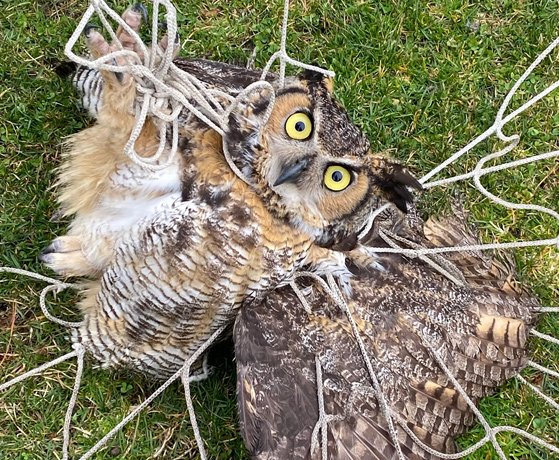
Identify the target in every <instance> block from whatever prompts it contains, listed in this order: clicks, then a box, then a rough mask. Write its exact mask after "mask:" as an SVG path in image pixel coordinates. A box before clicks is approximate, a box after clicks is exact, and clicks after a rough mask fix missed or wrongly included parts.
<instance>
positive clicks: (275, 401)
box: [234, 213, 538, 460]
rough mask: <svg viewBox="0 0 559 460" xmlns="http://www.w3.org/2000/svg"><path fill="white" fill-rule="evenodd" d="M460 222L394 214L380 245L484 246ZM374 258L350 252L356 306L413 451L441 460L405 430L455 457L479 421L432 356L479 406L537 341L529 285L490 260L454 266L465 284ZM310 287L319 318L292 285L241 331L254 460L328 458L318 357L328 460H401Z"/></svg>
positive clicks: (453, 262) (237, 331)
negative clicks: (323, 429)
mask: <svg viewBox="0 0 559 460" xmlns="http://www.w3.org/2000/svg"><path fill="white" fill-rule="evenodd" d="M410 215H411V214H410ZM457 216H458V217H457ZM457 216H453V217H452V218H445V219H430V220H428V221H427V222H426V223H425V225H423V224H422V223H421V222H420V221H418V223H416V224H414V223H412V220H411V219H410V218H409V217H408V218H405V219H403V218H402V217H401V216H400V215H396V214H394V213H392V214H391V215H384V216H383V217H382V220H381V221H379V222H378V223H377V224H376V225H375V227H374V228H373V229H372V230H371V234H370V235H369V237H368V239H367V241H366V244H367V245H370V246H374V247H379V246H380V247H383V246H386V243H385V242H384V240H383V239H381V238H380V237H379V231H385V232H390V233H391V234H393V235H396V236H397V237H398V238H400V241H401V238H405V239H406V240H407V241H408V243H413V244H419V245H421V246H422V247H432V246H449V245H463V244H476V243H477V241H476V239H475V238H474V236H473V234H472V232H471V230H470V229H468V228H467V227H466V226H465V224H464V222H465V218H464V217H460V214H457ZM413 244H410V245H409V246H408V247H413ZM366 257H370V256H366V255H364V254H363V253H359V251H357V252H356V251H353V252H350V253H348V257H347V264H348V267H350V270H351V271H352V273H353V275H354V276H353V278H352V279H351V280H350V286H351V295H350V296H348V298H347V303H348V306H349V309H350V311H351V312H352V315H353V317H354V320H355V322H356V324H357V327H358V330H359V334H360V335H361V337H362V339H363V341H364V344H365V349H366V351H367V354H368V356H369V357H370V360H371V363H372V367H373V369H374V372H375V373H376V375H377V377H378V381H379V383H380V387H381V389H382V393H383V395H384V397H385V398H386V401H387V404H388V406H389V407H390V408H391V410H392V412H393V414H395V417H396V420H398V421H397V422H395V426H396V427H397V428H396V429H397V433H398V443H399V446H400V448H401V450H402V453H403V454H404V456H405V458H407V459H410V460H411V459H414V460H419V459H435V458H439V457H437V456H435V455H432V454H430V453H428V452H426V451H425V450H423V449H422V448H421V447H420V446H418V445H417V444H416V442H415V441H414V440H413V439H412V437H411V436H410V435H409V434H408V433H407V432H405V431H404V430H403V429H402V426H401V424H405V426H406V427H407V428H408V429H409V430H410V431H411V432H413V433H414V434H415V436H416V437H417V438H419V440H421V441H422V442H423V443H425V444H426V445H428V446H429V447H431V448H433V449H435V450H437V451H439V452H442V453H445V454H451V453H454V452H456V447H455V443H454V438H455V437H456V436H458V435H459V434H461V433H463V432H464V431H465V429H466V428H468V427H469V426H471V425H472V424H473V423H474V421H475V419H474V414H473V411H472V410H471V408H470V407H469V406H468V404H467V403H466V400H465V399H464V398H463V396H462V395H461V394H460V393H459V392H458V391H457V390H456V388H455V386H454V385H453V383H452V382H451V381H450V379H449V377H448V376H447V374H446V373H445V372H444V371H443V369H442V368H441V366H440V365H439V363H438V362H437V360H436V359H435V357H434V355H433V353H432V352H431V351H430V350H429V348H428V347H430V348H431V349H434V350H436V351H437V353H438V354H439V356H440V357H441V359H442V361H443V362H444V364H445V365H446V366H447V367H448V369H449V370H450V372H451V373H452V375H453V376H454V377H455V378H456V379H457V381H458V382H459V384H460V385H461V386H462V387H463V388H464V390H465V392H466V394H467V395H468V396H469V397H470V398H471V399H472V401H473V402H474V404H476V405H477V403H478V401H479V400H480V398H482V397H483V396H486V395H488V394H489V393H491V392H492V391H494V390H495V389H496V388H497V387H498V386H499V385H501V384H502V383H503V382H504V381H505V380H506V379H508V378H510V377H512V376H514V375H515V374H517V373H518V372H519V371H520V370H521V369H522V368H523V367H524V365H525V364H526V362H527V360H528V353H527V350H526V336H527V333H528V331H529V329H530V327H531V326H532V324H533V323H534V321H535V318H536V308H537V307H538V304H537V302H536V300H535V299H534V298H532V297H531V296H530V295H528V294H526V293H523V292H522V291H521V290H520V289H519V288H518V287H517V286H516V284H515V282H514V279H513V276H512V272H511V266H510V265H509V266H507V265H505V264H503V263H501V262H499V261H497V260H496V259H495V258H491V257H484V256H483V255H481V254H480V253H467V254H464V253H461V254H459V255H450V256H448V257H446V256H445V260H444V261H443V263H445V264H446V267H447V268H448V269H449V270H450V271H451V272H452V273H453V275H454V276H455V277H456V278H457V280H458V281H459V283H458V284H456V283H454V282H452V281H450V280H449V279H447V278H446V277H445V276H443V275H441V274H440V273H439V272H438V271H437V270H435V269H434V268H433V267H432V266H431V265H428V264H426V263H425V262H423V261H420V260H417V259H407V258H406V257H403V256H401V255H396V254H385V255H382V254H377V256H376V257H375V259H374V262H376V263H375V264H373V263H370V264H368V266H367V264H366V263H364V259H366ZM438 262H440V261H438ZM297 283H298V284H299V286H300V288H301V289H302V290H304V289H307V290H309V291H310V293H308V294H307V299H308V303H309V305H310V307H311V310H312V313H310V314H308V313H307V312H306V311H305V309H304V308H303V307H302V305H301V303H300V301H299V299H298V297H297V295H296V294H295V292H294V291H292V290H291V289H290V288H289V287H282V288H279V289H277V290H275V291H274V292H273V293H271V294H269V295H268V296H266V297H265V298H264V299H263V300H262V301H261V302H259V303H251V304H249V305H245V306H244V307H243V308H242V309H241V311H240V313H239V315H238V318H237V320H236V323H235V327H234V341H235V356H236V362H237V393H238V406H239V417H240V423H241V432H242V435H243V438H244V440H245V444H246V446H247V448H248V449H249V452H250V453H251V456H252V458H255V459H277V458H292V459H320V458H323V457H322V456H321V455H322V452H321V450H320V448H319V447H317V448H315V449H314V450H311V446H313V445H314V444H313V432H314V433H315V435H314V437H315V438H316V439H317V440H318V441H320V439H321V435H320V434H317V431H316V429H317V421H318V416H319V406H318V404H319V403H318V394H317V368H316V363H315V357H318V361H319V363H320V365H321V371H322V372H321V374H322V376H321V377H322V395H323V399H324V407H325V413H326V414H327V415H328V422H327V424H326V426H327V458H329V459H359V460H373V459H374V460H388V459H398V458H399V457H398V454H397V452H396V448H395V444H394V441H393V439H392V438H391V436H390V434H389V428H388V424H387V420H386V418H385V416H384V412H383V411H382V410H381V405H380V403H379V400H378V398H377V397H376V395H375V393H374V392H373V385H372V383H371V380H370V377H369V374H368V372H367V368H366V366H365V363H364V361H363V358H362V355H361V353H360V351H359V347H358V345H357V343H356V341H355V338H354V336H353V334H352V330H351V326H350V323H349V321H348V319H347V317H346V316H345V314H344V313H343V312H342V311H341V310H340V308H339V307H337V306H336V305H335V303H334V302H333V300H332V298H331V297H329V296H328V295H327V294H326V293H325V291H324V289H323V288H322V287H321V286H320V285H319V284H318V283H316V282H313V280H310V279H309V280H303V281H301V280H299V281H298V282H297ZM319 445H320V444H319Z"/></svg>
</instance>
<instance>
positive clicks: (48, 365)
mask: <svg viewBox="0 0 559 460" xmlns="http://www.w3.org/2000/svg"><path fill="white" fill-rule="evenodd" d="M74 356H78V351H77V350H74V351H71V352H70V353H66V354H65V355H64V356H60V357H58V358H56V359H53V360H52V361H49V362H48V363H45V364H42V365H40V366H39V367H36V368H35V369H31V370H30V371H27V372H24V373H23V374H21V375H18V376H17V377H15V378H13V379H11V380H8V381H7V382H4V383H3V384H2V385H0V392H2V391H4V390H6V389H8V388H10V387H11V386H12V385H15V384H16V383H19V382H23V381H24V380H25V379H27V378H29V377H33V376H34V375H37V374H41V373H42V372H44V371H46V370H47V369H49V368H51V367H53V366H56V365H57V364H60V363H63V362H64V361H68V360H69V359H72V358H73V357H74Z"/></svg>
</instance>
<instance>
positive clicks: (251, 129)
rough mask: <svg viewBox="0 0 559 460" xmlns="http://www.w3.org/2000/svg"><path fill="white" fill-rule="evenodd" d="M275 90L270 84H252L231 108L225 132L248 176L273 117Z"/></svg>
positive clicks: (232, 154)
mask: <svg viewBox="0 0 559 460" xmlns="http://www.w3.org/2000/svg"><path fill="white" fill-rule="evenodd" d="M273 95H274V90H273V88H272V86H271V85H270V84H269V83H264V82H257V83H253V84H252V85H249V86H248V87H247V88H246V89H245V90H244V91H243V93H242V95H241V96H240V97H239V98H238V99H236V100H235V101H234V102H233V103H232V104H231V107H230V109H229V114H228V117H227V127H226V128H225V133H224V135H223V144H224V148H225V149H227V151H228V152H229V155H230V157H231V160H232V161H233V162H234V163H235V165H237V167H238V168H239V169H241V170H242V171H243V172H244V173H245V174H246V175H247V176H250V175H251V174H252V172H253V163H254V160H255V155H256V152H257V151H258V150H259V149H260V148H261V145H260V141H261V140H260V136H259V135H258V134H259V131H260V130H261V129H262V128H263V127H264V125H265V124H266V122H267V121H268V118H269V116H270V111H271V108H272V105H271V104H272V103H273V99H274V98H273Z"/></svg>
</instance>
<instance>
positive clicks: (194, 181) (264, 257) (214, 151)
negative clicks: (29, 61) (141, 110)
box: [43, 8, 419, 378]
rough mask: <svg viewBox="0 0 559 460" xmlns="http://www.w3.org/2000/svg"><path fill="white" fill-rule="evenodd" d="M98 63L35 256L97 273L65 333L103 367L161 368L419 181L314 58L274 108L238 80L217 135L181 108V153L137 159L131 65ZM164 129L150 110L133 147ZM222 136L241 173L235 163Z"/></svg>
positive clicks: (72, 270) (97, 44) (400, 200)
mask: <svg viewBox="0 0 559 460" xmlns="http://www.w3.org/2000/svg"><path fill="white" fill-rule="evenodd" d="M139 15H140V13H139V12H138V11H136V10H134V8H132V9H129V10H127V11H126V12H125V13H124V15H123V17H124V19H125V20H127V21H129V22H131V23H132V24H130V25H131V27H134V28H136V29H137V28H138V27H139V21H140V18H139ZM119 33H120V35H119V37H120V38H121V41H122V42H123V45H124V47H125V48H127V49H130V50H135V49H136V47H135V45H134V43H133V42H132V41H131V40H130V37H129V35H128V34H127V33H126V32H125V31H123V30H122V29H121V30H120V32H119ZM87 36H88V41H89V45H90V48H91V51H92V54H93V55H94V56H96V57H98V56H103V55H105V54H106V53H108V52H109V51H111V50H112V49H114V48H115V46H113V47H110V46H109V45H108V44H107V43H106V42H105V40H104V39H103V37H102V36H101V35H100V34H99V33H98V32H96V31H94V30H88V32H87ZM204 68H206V69H208V68H212V69H214V72H213V73H212V72H209V73H208V74H207V75H204V74H201V75H200V77H201V78H202V81H203V82H204V83H205V84H206V85H208V87H212V88H216V87H219V88H220V89H222V90H223V91H226V92H229V93H235V92H236V91H237V86H236V84H232V86H231V87H223V86H222V85H223V84H224V81H225V80H224V78H225V77H222V79H221V80H220V79H219V78H216V74H215V69H222V70H223V69H226V68H227V67H226V66H225V65H223V64H214V65H213V66H212V65H210V64H208V63H206V64H205V67H204V66H202V67H200V69H204ZM235 72H237V70H234V69H233V70H230V71H229V72H228V73H227V74H226V76H227V77H230V76H231V75H232V74H234V73H235ZM101 75H102V77H103V82H104V84H103V94H102V104H101V107H100V109H99V113H98V119H97V123H96V124H95V125H94V126H93V127H91V128H89V129H87V130H85V131H83V132H82V133H79V134H78V135H76V136H75V137H74V138H73V139H72V140H71V141H70V142H71V151H70V153H69V155H68V160H67V162H66V165H65V166H64V167H63V170H62V174H61V176H60V184H61V186H62V189H63V192H62V195H61V204H62V206H63V208H64V210H65V212H66V213H69V214H71V215H73V216H74V220H73V222H72V224H71V228H70V232H69V234H68V235H66V236H65V237H62V238H60V239H57V240H56V241H55V242H54V243H53V246H51V248H49V250H48V251H47V253H45V254H44V255H43V260H44V261H45V262H47V263H48V264H49V265H50V266H51V267H52V268H53V269H55V270H57V271H58V272H59V273H61V274H66V275H89V276H90V277H92V278H93V281H91V282H90V284H89V288H88V289H87V290H86V291H85V292H84V297H83V299H82V301H81V302H80V308H81V310H82V312H83V313H84V324H83V326H81V327H80V328H79V329H78V330H77V331H76V332H75V334H74V340H75V341H77V342H79V343H81V344H83V345H84V346H85V348H86V350H87V351H88V352H89V353H90V354H92V355H93V356H94V358H95V359H96V360H98V361H99V362H100V363H101V365H102V366H105V367H116V366H121V367H129V368H132V369H135V370H137V371H140V372H143V373H145V374H149V375H151V376H154V377H158V378H161V377H167V376H169V375H170V374H172V373H174V372H175V371H176V370H178V369H179V368H180V367H181V366H182V365H183V363H184V362H185V361H186V360H187V359H188V358H189V357H190V356H192V354H193V353H194V352H195V351H196V350H197V349H198V348H199V347H200V346H201V345H202V344H203V343H204V342H205V341H206V340H207V339H209V337H210V336H211V335H212V334H213V333H214V332H215V331H216V330H217V329H219V328H220V327H221V326H223V325H228V324H231V323H232V322H233V320H234V317H235V315H236V313H237V310H238V308H239V307H240V305H241V303H243V302H244V303H250V302H257V301H259V300H260V299H261V297H262V296H263V295H264V294H265V293H266V292H268V291H271V290H273V289H275V288H276V287H277V286H279V285H281V284H284V283H287V282H289V280H290V279H291V278H292V277H293V274H294V273H295V271H297V270H299V269H301V268H302V267H303V266H306V265H311V266H313V261H314V258H315V256H316V255H317V254H318V257H319V259H320V261H321V267H322V266H323V265H324V263H327V259H328V257H327V256H326V257H325V256H324V250H322V249H315V248H316V247H317V245H318V246H321V247H327V248H329V247H339V246H342V247H344V248H346V249H350V248H351V247H352V246H354V245H355V244H356V234H357V233H358V232H359V231H360V230H361V228H362V227H363V226H364V225H365V223H366V221H367V219H368V218H369V215H370V214H371V212H372V211H373V210H374V209H375V208H376V207H377V206H378V205H379V204H380V203H381V202H384V200H390V201H393V202H394V203H395V204H396V205H397V206H398V207H399V208H400V209H402V210H405V209H406V204H407V202H408V201H410V200H411V199H412V195H411V194H410V192H408V191H407V189H406V188H405V185H412V186H416V187H419V184H418V183H417V181H415V179H414V178H413V177H412V176H411V175H410V174H409V173H408V172H407V171H406V170H405V168H403V167H402V166H400V165H398V164H396V163H394V162H391V161H390V160H388V159H384V158H381V157H377V156H374V155H372V154H371V152H370V149H369V143H368V141H367V139H366V138H365V136H364V135H363V133H362V132H361V131H360V130H359V129H358V128H357V127H356V126H355V125H354V124H353V123H352V122H351V121H350V120H349V118H348V116H347V114H346V113H345V111H344V110H343V109H342V108H341V107H340V106H339V105H338V104H337V103H336V102H335V100H334V98H333V96H332V94H331V82H330V81H329V80H327V79H325V78H324V77H323V76H322V75H319V74H313V73H310V74H309V73H306V74H303V75H302V76H300V77H292V78H289V79H287V80H286V83H285V85H284V86H283V87H281V88H279V87H278V84H277V83H276V82H274V85H275V86H274V88H275V93H276V94H275V96H276V97H275V103H274V105H273V108H272V110H271V112H268V108H269V106H270V103H271V100H272V89H271V88H259V89H257V90H254V91H252V92H249V93H247V94H246V95H245V96H244V97H243V99H241V100H238V101H237V102H236V105H235V106H234V108H233V109H232V110H231V111H230V112H229V118H228V120H227V121H228V123H227V128H226V130H225V131H226V132H225V134H224V135H223V138H222V137H221V136H220V135H218V133H217V132H215V131H214V130H212V129H211V128H210V127H208V126H206V125H205V124H204V123H202V122H200V121H199V120H197V119H196V118H194V117H192V116H191V115H190V113H189V112H187V111H186V109H185V112H184V113H183V117H182V118H181V121H180V137H181V142H180V149H179V150H180V152H179V153H180V154H179V156H178V157H177V159H176V161H174V162H172V163H171V164H169V165H168V166H167V167H166V168H165V169H164V170H163V171H157V172H151V171H146V170H143V169H142V166H141V165H138V164H136V163H134V162H133V161H132V160H131V159H130V158H127V157H126V156H125V155H124V154H123V147H124V144H125V143H126V142H127V140H128V138H129V136H130V134H131V131H132V128H133V126H134V123H135V112H134V111H133V104H134V101H135V100H136V87H135V84H134V80H133V79H132V78H131V77H130V75H127V74H114V73H111V72H107V71H103V72H101ZM268 115H269V116H268ZM294 116H295V118H293V117H294ZM293 120H295V121H293ZM157 133H158V131H157V130H156V129H155V127H154V122H153V121H152V120H148V122H147V124H146V125H145V127H144V129H143V131H142V134H141V136H140V138H139V140H138V142H137V143H136V144H137V146H136V147H137V150H138V152H139V154H140V155H141V156H149V155H151V154H153V153H154V151H155V149H156V148H157V145H158V142H159V139H158V138H157ZM342 140H343V142H342ZM224 147H226V148H227V151H228V152H229V154H230V156H231V159H232V161H233V162H234V163H235V164H236V166H237V167H238V168H239V169H240V170H241V171H242V172H243V174H244V176H245V179H246V181H247V182H248V184H247V183H245V181H243V180H241V178H239V177H237V176H236V175H235V174H234V173H233V172H232V171H231V169H230V167H229V165H228V163H227V162H226V159H225V152H224ZM168 148H170V147H169V146H168ZM167 153H168V151H167ZM166 159H167V156H166V155H163V156H162V159H161V161H163V162H164V161H166ZM331 168H334V169H333V170H332V172H331V173H328V171H330V169H331ZM328 174H330V176H328ZM328 181H329V182H328ZM344 181H345V182H344ZM338 182H342V183H343V187H341V186H338ZM328 184H329V185H328ZM67 242H71V243H72V244H71V245H69V244H68V245H67V244H65V243H67ZM348 242H350V243H351V244H348ZM68 246H70V247H69V248H68ZM66 249H69V250H66ZM325 260H326V262H325ZM337 263H338V258H336V257H335V256H334V257H332V265H336V264H337Z"/></svg>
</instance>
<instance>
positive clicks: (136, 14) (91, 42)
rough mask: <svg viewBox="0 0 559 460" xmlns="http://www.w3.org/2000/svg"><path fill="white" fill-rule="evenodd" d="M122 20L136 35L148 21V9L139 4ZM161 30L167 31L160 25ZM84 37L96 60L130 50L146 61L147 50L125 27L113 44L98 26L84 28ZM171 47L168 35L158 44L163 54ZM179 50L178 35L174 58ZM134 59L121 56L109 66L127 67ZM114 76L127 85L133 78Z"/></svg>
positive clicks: (120, 75) (128, 11)
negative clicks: (145, 53)
mask: <svg viewBox="0 0 559 460" xmlns="http://www.w3.org/2000/svg"><path fill="white" fill-rule="evenodd" d="M121 17H122V19H123V21H124V22H125V23H126V25H127V26H128V27H129V28H130V29H131V30H132V31H133V32H135V33H138V32H139V30H140V28H141V26H142V21H147V9H146V7H145V6H144V5H143V4H141V3H137V4H136V5H134V6H131V7H130V8H128V9H127V10H126V11H125V12H124V13H122V16H121ZM160 29H163V30H166V25H165V24H160ZM84 35H85V36H86V38H87V45H88V48H89V51H90V53H91V55H92V56H93V57H95V58H96V59H98V58H100V57H103V56H106V55H107V54H110V53H113V52H115V51H120V50H128V51H133V52H134V53H136V54H137V55H138V60H139V61H143V59H144V50H145V48H144V47H142V46H140V43H139V42H138V40H137V38H136V37H135V36H134V35H133V34H132V33H130V32H129V31H128V30H127V29H126V28H125V27H123V26H121V25H119V27H118V29H117V31H116V38H117V40H116V41H115V42H113V43H112V44H109V43H108V42H107V41H106V40H105V37H103V35H101V33H99V32H98V30H97V26H95V25H92V24H88V25H87V26H86V27H85V28H84ZM168 45H169V39H168V36H167V34H165V35H163V37H162V38H161V40H160V41H159V43H158V46H159V48H160V49H161V51H162V52H165V50H166V49H167V47H168ZM178 50H179V40H178V34H177V36H176V37H175V43H174V44H173V57H175V56H176V54H177V53H178ZM131 61H132V59H131V58H130V57H123V56H119V57H117V58H115V59H114V61H113V62H112V63H111V62H109V64H113V65H118V66H125V65H127V64H131V63H132V62H131ZM112 75H114V77H116V79H117V80H118V82H119V83H121V84H123V85H125V84H126V83H128V82H129V81H130V80H131V78H132V76H131V75H130V74H128V73H127V74H123V73H120V72H113V73H112Z"/></svg>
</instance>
